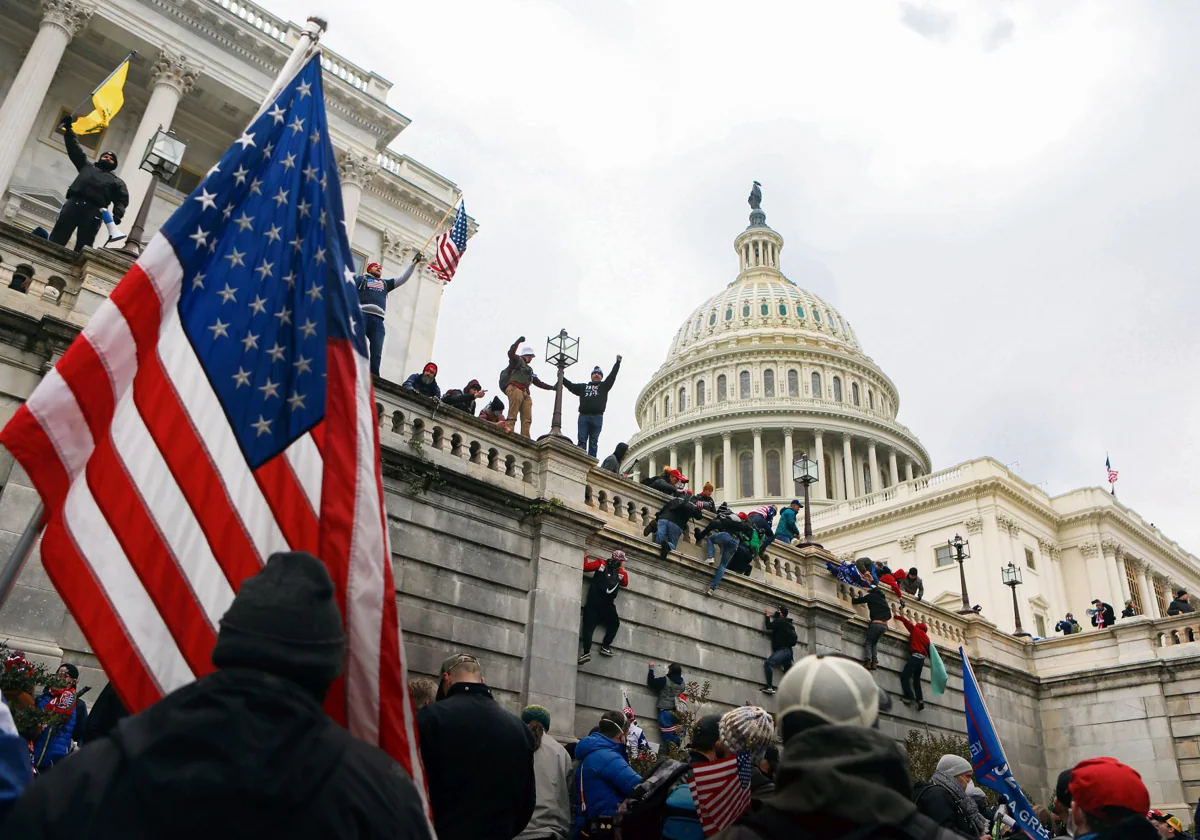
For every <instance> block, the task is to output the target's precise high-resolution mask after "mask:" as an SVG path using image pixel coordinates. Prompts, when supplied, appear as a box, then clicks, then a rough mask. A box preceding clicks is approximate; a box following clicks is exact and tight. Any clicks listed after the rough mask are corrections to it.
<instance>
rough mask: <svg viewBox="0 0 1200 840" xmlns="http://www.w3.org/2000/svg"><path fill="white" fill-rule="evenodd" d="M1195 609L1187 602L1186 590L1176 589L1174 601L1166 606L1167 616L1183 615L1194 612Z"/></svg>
mask: <svg viewBox="0 0 1200 840" xmlns="http://www.w3.org/2000/svg"><path fill="white" fill-rule="evenodd" d="M1195 611H1196V608H1195V607H1194V606H1192V602H1191V601H1189V600H1188V594H1187V590H1186V589H1176V590H1175V599H1174V600H1173V601H1171V603H1170V604H1168V605H1167V615H1183V614H1184V613H1190V612H1195Z"/></svg>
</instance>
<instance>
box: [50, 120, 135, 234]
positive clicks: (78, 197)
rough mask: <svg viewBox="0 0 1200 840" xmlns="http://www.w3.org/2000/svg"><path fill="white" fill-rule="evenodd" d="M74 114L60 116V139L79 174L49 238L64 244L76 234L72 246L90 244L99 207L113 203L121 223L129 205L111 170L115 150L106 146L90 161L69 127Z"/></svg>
mask: <svg viewBox="0 0 1200 840" xmlns="http://www.w3.org/2000/svg"><path fill="white" fill-rule="evenodd" d="M72 122H74V118H73V117H72V116H70V115H69V114H68V115H67V116H65V117H63V119H62V123H61V126H62V130H63V135H64V136H63V140H64V142H65V143H66V146H67V157H69V158H70V159H71V163H73V164H75V169H76V170H77V171H78V173H79V174H78V175H76V176H75V180H74V181H72V182H71V186H69V187H68V188H67V201H66V203H65V204H63V206H62V209H61V210H59V212H58V219H57V220H56V221H55V222H54V229H53V230H51V231H50V241H51V242H53V243H55V244H56V245H63V246H65V245H66V244H67V242H68V241H70V239H71V234H72V233H73V234H75V250H76V251H82V250H83V249H84V248H90V247H91V246H92V243H93V242H94V241H95V239H96V232H97V231H99V230H100V221H101V219H100V211H101V210H103V209H104V208H105V207H107V206H108V205H109V204H111V205H112V206H113V209H112V215H113V221H114V222H116V223H117V224H120V223H121V218H122V217H123V216H124V215H125V208H126V207H127V206H129V191H128V190H127V189H126V188H125V182H124V181H122V180H121V179H120V178H119V177H117V173H116V172H114V171H113V170H115V169H116V168H117V153H116V152H113V151H108V150H105V151H103V152H101V153H100V157H99V158H97V159H96V162H95V163H92V162H91V161H90V160H88V158H87V154H86V153H85V152H84V151H83V147H81V146H80V145H79V140H78V138H76V137H75V132H74V131H72V130H71V123H72Z"/></svg>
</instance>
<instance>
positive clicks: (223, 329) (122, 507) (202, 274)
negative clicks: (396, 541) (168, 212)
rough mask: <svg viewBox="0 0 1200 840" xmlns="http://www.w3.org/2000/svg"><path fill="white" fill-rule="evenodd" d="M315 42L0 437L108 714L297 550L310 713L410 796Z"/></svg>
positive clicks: (412, 754) (207, 641)
mask: <svg viewBox="0 0 1200 840" xmlns="http://www.w3.org/2000/svg"><path fill="white" fill-rule="evenodd" d="M320 60H321V53H320V51H316V52H315V54H313V55H312V56H311V58H309V59H308V60H307V61H305V62H303V63H302V64H300V65H299V69H298V71H296V74H295V75H294V76H293V77H292V78H291V79H290V80H287V79H281V82H280V84H279V85H277V88H276V89H277V90H278V95H277V96H275V97H274V98H273V101H271V100H269V101H268V103H266V104H264V107H263V109H262V110H261V112H260V114H259V116H258V117H256V118H255V120H254V121H253V122H252V123H251V124H250V126H248V127H247V128H246V130H245V132H244V133H243V134H242V136H241V137H239V138H238V140H237V141H236V142H235V143H234V144H233V145H232V146H231V147H230V148H229V150H228V151H227V152H226V153H225V154H224V156H223V157H222V158H221V160H220V161H219V162H218V164H217V165H216V166H215V167H213V169H212V170H211V171H210V172H209V173H208V175H207V176H206V177H205V179H204V180H203V181H202V182H201V184H200V186H199V187H197V189H196V190H195V192H193V193H192V195H190V196H189V197H188V198H187V199H186V200H185V201H184V203H183V204H182V206H180V208H179V209H178V210H177V211H176V212H175V213H174V214H173V215H172V216H171V218H170V219H169V220H168V221H167V222H166V224H164V225H163V227H162V229H161V231H160V232H159V234H158V235H157V236H156V237H155V238H154V239H153V241H151V242H150V244H149V245H148V246H147V247H146V249H145V252H144V253H143V254H142V256H141V257H140V258H139V259H138V261H137V262H136V263H135V264H134V265H133V266H132V267H131V268H130V270H129V272H128V273H127V274H126V275H125V277H124V278H123V279H122V280H121V282H120V284H119V285H118V286H117V288H116V289H115V290H114V291H113V293H112V296H111V298H110V299H109V300H108V301H106V302H105V303H104V304H103V305H102V306H101V307H100V308H99V309H98V310H97V311H96V313H95V315H93V316H92V318H91V320H90V322H89V323H88V325H87V326H86V328H85V329H84V330H83V332H82V333H81V334H80V335H79V337H78V338H77V339H76V340H75V341H74V343H73V344H72V345H71V346H70V348H69V349H68V350H67V352H66V354H64V356H63V357H62V359H61V360H60V361H59V362H58V364H57V365H56V366H55V368H54V369H53V370H51V371H50V372H49V373H48V374H46V376H45V378H44V379H43V381H42V382H41V384H39V386H38V387H37V389H36V390H35V391H34V392H33V394H32V395H31V396H30V398H29V400H28V401H27V402H26V403H25V404H24V405H23V406H22V407H21V408H20V409H19V410H18V411H17V413H16V415H15V416H14V417H13V419H12V421H11V422H10V423H9V424H8V425H7V427H6V428H5V429H4V431H3V433H0V442H2V443H3V444H4V445H5V446H6V447H7V448H8V449H9V451H10V452H12V454H13V455H14V457H15V458H16V460H17V461H18V462H20V464H21V465H22V467H24V468H25V470H26V471H27V472H28V474H29V476H30V478H31V479H32V481H33V484H34V485H35V487H36V488H37V490H38V493H39V494H40V495H41V498H42V501H43V503H44V505H45V510H46V526H45V533H44V536H43V540H42V549H41V557H42V563H43V565H44V567H45V569H46V571H47V573H48V574H49V576H50V578H51V580H52V581H53V582H54V585H55V587H56V588H57V589H58V591H59V593H60V594H61V595H62V597H63V600H64V601H65V602H66V604H67V606H68V608H69V609H70V611H71V614H72V615H73V616H74V618H75V619H76V621H77V622H78V623H79V626H80V628H81V629H82V630H83V633H84V635H85V636H86V637H87V639H88V641H89V643H90V644H91V647H92V649H93V650H94V651H95V652H96V655H97V656H98V657H99V659H100V663H101V665H102V666H103V668H104V671H105V673H106V674H108V676H109V677H110V679H111V681H112V683H113V684H114V687H115V688H116V690H117V693H118V694H119V695H120V697H121V700H122V701H123V702H124V704H125V706H126V707H127V708H128V709H129V710H130V711H131V712H137V711H140V710H141V709H144V708H146V707H147V706H149V705H150V704H152V703H154V702H155V701H156V700H158V699H159V698H161V697H162V696H164V695H165V694H167V693H169V692H171V691H173V690H175V689H177V688H179V687H181V686H183V685H185V684H187V683H189V682H191V681H193V680H195V679H197V678H199V677H201V676H204V675H205V674H207V673H209V672H211V671H212V670H213V665H212V662H211V659H210V654H211V652H212V649H213V645H214V643H215V640H216V634H217V627H218V621H219V620H220V619H221V617H222V616H223V615H224V613H225V610H226V609H227V608H228V607H229V605H230V603H231V602H232V600H233V596H234V592H235V591H236V590H237V589H238V587H239V585H240V583H241V581H242V580H243V579H245V578H246V577H248V576H250V575H253V574H255V573H257V572H258V571H259V570H260V569H261V568H262V566H263V563H264V562H265V560H266V558H267V557H269V556H270V555H271V554H273V553H275V552H278V551H287V550H302V551H308V552H310V553H312V554H315V555H316V556H318V557H320V558H321V559H322V561H323V562H324V563H325V565H326V566H327V567H328V570H329V573H330V576H331V577H332V578H333V581H334V583H335V586H336V588H337V599H338V605H339V607H340V609H341V611H342V616H343V620H344V622H345V627H346V636H347V649H346V661H345V666H344V672H343V676H342V677H339V679H338V680H337V681H336V682H335V683H334V685H333V686H332V688H331V689H330V691H329V694H328V699H327V701H326V709H327V711H328V712H329V714H330V715H331V717H333V718H334V719H335V720H336V721H338V722H339V723H341V724H343V725H345V726H346V727H347V728H348V729H349V730H350V731H351V732H352V733H353V734H354V735H356V736H358V737H360V738H362V739H363V740H365V741H367V742H369V743H372V744H376V745H378V746H379V747H380V748H382V749H383V750H385V751H386V752H387V753H389V754H390V755H391V756H392V757H393V758H394V759H396V761H397V762H399V763H400V764H401V765H402V766H403V767H404V769H405V770H406V771H407V772H408V773H409V774H410V775H411V776H412V778H413V781H414V783H415V786H416V788H417V790H418V791H419V792H420V793H421V796H422V798H424V790H425V783H424V779H423V772H422V768H421V762H420V758H419V754H418V751H417V743H416V733H415V725H414V724H415V721H414V713H413V710H412V704H411V703H410V702H409V699H408V690H407V684H408V678H407V674H406V668H405V663H404V660H403V658H402V653H403V642H402V639H401V636H400V630H399V624H398V620H397V616H396V603H395V598H394V596H393V593H394V592H395V588H394V586H393V582H392V568H391V562H390V557H391V551H390V548H389V545H388V537H387V525H386V519H385V516H384V507H383V493H382V484H381V479H380V473H379V455H378V450H379V443H378V437H377V435H378V428H377V426H376V423H375V408H374V397H373V393H372V386H371V377H370V375H369V373H368V367H367V364H368V363H367V355H366V344H365V341H364V337H363V329H362V314H361V311H360V309H359V305H358V299H357V295H356V292H355V286H354V280H353V278H354V275H353V272H352V271H351V268H350V266H351V252H350V246H349V242H348V240H347V237H346V230H345V227H344V225H343V211H342V200H341V189H340V185H339V183H338V173H337V166H336V163H335V158H334V150H333V146H332V144H331V143H330V138H329V130H328V127H327V124H326V113H325V103H324V94H323V88H322V82H321V65H320Z"/></svg>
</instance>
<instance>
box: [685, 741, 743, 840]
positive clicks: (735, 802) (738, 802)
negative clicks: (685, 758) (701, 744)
mask: <svg viewBox="0 0 1200 840" xmlns="http://www.w3.org/2000/svg"><path fill="white" fill-rule="evenodd" d="M750 769H751V758H750V755H749V754H748V753H744V752H743V753H738V754H737V755H736V756H730V757H729V758H725V759H722V760H720V761H710V762H708V763H706V764H697V765H695V766H693V767H692V778H691V779H690V780H689V781H688V787H690V788H691V791H692V801H693V802H695V803H696V812H697V814H698V815H699V817H700V825H701V827H702V828H703V829H704V836H705V837H711V836H712V835H714V834H716V833H717V832H718V831H721V830H722V829H724V828H726V827H728V826H731V825H733V824H734V823H735V822H737V820H738V819H739V818H741V816H742V815H743V814H744V813H746V811H748V810H749V809H750Z"/></svg>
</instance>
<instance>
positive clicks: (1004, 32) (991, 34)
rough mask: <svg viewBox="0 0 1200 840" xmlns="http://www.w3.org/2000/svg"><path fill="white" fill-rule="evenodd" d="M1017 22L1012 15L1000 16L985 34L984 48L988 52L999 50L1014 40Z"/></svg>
mask: <svg viewBox="0 0 1200 840" xmlns="http://www.w3.org/2000/svg"><path fill="white" fill-rule="evenodd" d="M1016 29H1017V24H1016V22H1015V21H1014V20H1013V19H1012V18H1010V17H1004V18H1000V20H998V21H996V23H995V25H994V26H992V28H991V29H989V30H988V31H987V33H986V34H985V35H984V36H983V48H984V49H985V50H987V51H988V52H991V51H992V50H998V49H1000V48H1001V47H1002V46H1004V45H1005V44H1007V43H1008V42H1009V41H1011V40H1012V37H1013V33H1014V32H1016Z"/></svg>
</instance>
